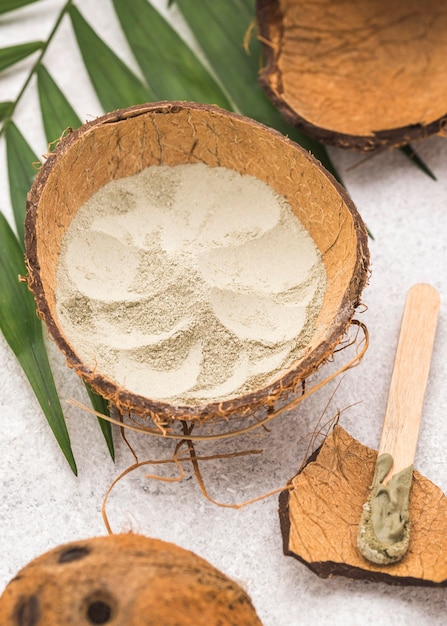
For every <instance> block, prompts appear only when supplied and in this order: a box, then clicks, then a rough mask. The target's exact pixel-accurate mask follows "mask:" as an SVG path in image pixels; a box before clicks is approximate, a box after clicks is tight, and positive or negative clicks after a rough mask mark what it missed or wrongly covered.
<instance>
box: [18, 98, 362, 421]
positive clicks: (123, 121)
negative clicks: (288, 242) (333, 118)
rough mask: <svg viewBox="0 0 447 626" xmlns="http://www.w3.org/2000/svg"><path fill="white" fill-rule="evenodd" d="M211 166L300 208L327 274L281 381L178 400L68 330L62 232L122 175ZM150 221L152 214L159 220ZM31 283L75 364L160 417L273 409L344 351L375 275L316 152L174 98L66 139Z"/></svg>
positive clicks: (128, 406)
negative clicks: (111, 373) (94, 360)
mask: <svg viewBox="0 0 447 626" xmlns="http://www.w3.org/2000/svg"><path fill="white" fill-rule="evenodd" d="M187 163H202V164H206V165H208V166H211V167H217V166H221V167H225V168H229V169H230V170H235V171H237V172H239V173H241V174H249V175H251V176H254V177H256V178H258V179H259V180H261V181H263V182H264V183H267V184H268V185H269V186H270V187H271V188H272V189H273V190H274V191H275V192H276V193H277V194H280V195H281V196H282V197H284V198H285V199H286V200H287V202H288V203H289V204H290V207H291V210H292V211H293V213H294V215H296V217H297V218H298V219H299V220H300V222H301V223H302V224H303V225H304V227H305V229H306V230H307V231H308V233H309V235H310V237H311V238H312V240H313V242H314V243H315V245H316V247H317V248H318V251H319V253H320V254H321V257H322V259H323V262H324V267H325V271H326V283H327V284H326V290H325V294H324V301H323V304H322V307H321V310H320V312H319V315H318V318H317V319H316V322H315V330H314V333H313V335H312V337H311V339H310V341H309V343H308V345H307V346H306V347H305V349H304V350H303V353H302V355H301V357H300V358H299V359H298V360H296V361H294V362H293V363H292V364H291V366H290V367H288V368H287V370H286V371H283V372H281V373H280V374H279V375H278V377H277V379H275V380H274V381H273V382H270V383H269V384H268V385H266V386H264V387H262V388H259V389H256V390H255V391H253V392H250V393H247V394H245V395H240V396H237V397H231V398H229V399H228V400H224V401H222V402H209V403H204V404H201V405H198V406H197V405H194V406H192V405H191V406H190V405H188V404H174V403H169V402H164V401H161V400H157V399H153V398H150V397H146V396H143V395H139V394H137V393H135V392H133V391H132V389H127V388H123V387H122V386H121V387H120V386H119V385H118V384H117V383H115V382H114V381H113V380H111V379H110V377H107V376H105V375H104V374H103V373H102V372H101V371H99V368H96V367H90V366H88V365H87V364H86V363H85V362H83V360H82V359H81V358H80V356H79V354H78V353H77V349H76V345H72V344H71V343H70V340H69V339H68V338H67V337H66V336H65V334H64V331H63V329H62V327H61V324H60V320H59V319H58V314H57V306H56V304H57V303H56V275H57V268H58V260H59V256H60V253H61V246H62V240H63V237H64V234H65V232H66V231H67V229H68V227H69V225H70V223H71V221H72V220H73V219H74V217H75V216H76V214H77V212H78V210H79V209H80V207H81V206H82V205H83V204H84V203H85V202H86V201H87V200H88V199H89V198H90V197H91V196H92V195H93V194H94V193H95V192H96V191H97V190H99V189H100V188H101V187H103V186H104V185H105V184H107V183H108V182H110V181H111V180H116V179H121V178H124V177H128V176H131V175H134V174H137V173H138V172H141V171H142V170H144V169H145V168H147V167H149V166H151V165H165V166H175V165H180V164H187ZM148 219H150V216H148ZM25 230H26V237H25V238H26V255H27V264H28V270H29V276H28V283H29V286H30V288H31V289H32V291H33V293H34V296H35V299H36V302H37V307H38V311H39V313H40V315H41V317H42V319H43V320H44V322H45V323H46V325H47V327H48V329H49V331H50V334H51V335H52V337H53V338H54V340H55V342H56V344H57V345H58V347H59V348H60V349H61V350H62V352H63V353H64V354H65V356H66V359H67V363H68V365H69V366H70V367H72V368H74V370H75V371H76V372H77V373H78V374H79V375H80V376H81V377H82V378H84V379H85V380H87V381H88V382H89V383H90V384H91V385H92V387H93V388H94V389H95V390H96V391H97V392H99V393H100V394H102V395H103V396H104V397H105V398H106V399H108V400H110V401H111V402H112V403H113V404H114V405H116V406H117V408H118V409H119V410H120V411H123V412H125V411H130V412H132V413H133V414H136V415H139V416H143V417H146V416H150V417H152V418H153V419H154V420H155V421H157V422H158V423H169V422H172V420H194V419H197V418H198V419H200V420H208V419H212V418H214V417H216V416H220V417H224V418H226V417H227V416H230V415H235V414H238V415H242V416H244V415H246V414H248V413H250V414H251V413H252V412H253V410H254V409H256V408H260V407H266V406H273V404H274V403H275V401H276V400H278V399H279V398H280V397H281V396H282V395H283V394H285V393H287V392H294V391H295V389H296V388H297V387H298V386H299V385H300V384H301V382H302V381H303V380H305V379H306V378H307V376H308V375H309V374H311V373H312V372H315V371H316V370H317V369H318V368H319V366H320V365H322V364H323V363H324V362H325V361H326V360H327V359H328V358H329V357H330V356H331V354H332V353H333V351H334V348H335V347H336V346H337V344H338V343H339V342H340V340H341V338H342V337H343V335H344V333H345V332H346V330H347V328H348V326H349V325H350V322H351V320H352V317H353V315H354V312H355V309H356V307H357V306H358V305H359V303H360V295H361V291H362V288H363V287H364V285H365V282H366V278H367V269H368V261H369V254H368V249H367V234H366V230H365V226H364V224H363V222H362V220H361V218H360V216H359V214H358V212H357V210H356V209H355V207H354V206H353V203H352V202H351V201H350V199H349V197H348V196H347V194H346V192H345V191H344V190H343V188H342V187H341V186H340V185H339V184H338V183H337V182H336V181H335V180H334V179H333V177H331V176H330V175H329V174H328V173H327V172H326V171H325V170H324V168H323V167H322V166H321V164H320V163H319V162H317V161H316V160H315V159H314V158H313V157H312V156H311V155H309V154H308V153H307V152H306V151H304V150H303V149H302V148H300V147H299V146H298V145H296V144H295V143H293V142H291V141H290V140H288V139H287V138H285V137H284V136H282V135H281V134H279V133H278V132H276V131H274V130H272V129H269V128H267V127H265V126H263V125H261V124H259V123H257V122H255V121H253V120H250V119H247V118H244V117H241V116H239V115H237V114H234V113H229V112H227V111H224V110H222V109H219V108H217V107H214V106H208V105H200V104H193V103H184V102H162V103H151V104H144V105H138V106H134V107H131V108H128V109H123V110H119V111H115V112H113V113H109V114H107V115H105V116H103V117H100V118H98V119H96V120H94V121H92V122H90V123H87V124H85V125H83V126H82V127H81V128H80V129H79V130H77V131H75V132H72V133H70V134H69V135H68V136H66V137H64V138H63V139H62V140H61V141H60V143H59V144H58V146H57V148H56V149H55V151H54V152H53V153H52V154H51V155H50V156H49V157H48V160H47V161H46V162H45V164H44V165H43V166H42V168H41V169H40V171H39V174H38V175H37V177H36V180H35V182H34V185H33V187H32V189H31V191H30V194H29V197H28V202H27V213H26V224H25Z"/></svg>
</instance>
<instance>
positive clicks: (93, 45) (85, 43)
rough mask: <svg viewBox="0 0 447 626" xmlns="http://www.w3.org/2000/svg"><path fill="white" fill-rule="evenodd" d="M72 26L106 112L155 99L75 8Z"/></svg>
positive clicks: (71, 12) (70, 11)
mask: <svg viewBox="0 0 447 626" xmlns="http://www.w3.org/2000/svg"><path fill="white" fill-rule="evenodd" d="M69 14H70V18H71V23H72V25H73V29H74V32H75V35H76V39H77V42H78V45H79V49H80V51H81V54H82V58H83V59H84V63H85V67H86V68H87V71H88V73H89V76H90V80H91V81H92V85H93V87H94V89H95V91H96V94H97V96H98V98H99V101H100V102H101V105H102V107H103V108H104V110H105V111H113V110H115V109H118V108H121V107H126V106H131V105H132V104H141V103H142V102H147V101H148V100H153V99H154V94H153V93H152V91H151V90H150V89H149V88H148V87H147V86H145V85H143V83H142V82H141V81H140V80H139V79H138V78H137V77H136V76H135V74H134V73H133V72H132V71H131V70H130V69H129V68H128V67H127V65H126V64H125V63H123V61H121V59H120V58H119V57H118V56H117V55H116V54H115V53H114V52H113V51H112V50H111V49H110V48H109V46H107V45H106V44H105V43H104V41H103V40H102V39H101V38H100V37H98V35H97V34H96V33H95V31H94V30H93V29H92V27H91V26H90V25H89V23H88V22H87V21H86V20H85V19H84V18H83V16H82V15H81V13H80V12H79V11H78V9H77V8H76V7H75V6H71V7H70V8H69Z"/></svg>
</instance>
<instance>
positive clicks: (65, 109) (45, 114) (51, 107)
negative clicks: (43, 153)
mask: <svg viewBox="0 0 447 626" xmlns="http://www.w3.org/2000/svg"><path fill="white" fill-rule="evenodd" d="M37 90H38V93H39V101H40V108H41V111H42V121H43V127H44V130H45V136H46V138H47V142H48V143H49V144H51V142H53V141H54V140H56V139H57V138H58V137H60V135H61V134H62V133H63V132H64V130H66V129H67V128H69V127H70V128H78V126H80V125H81V124H82V122H81V120H80V119H79V117H78V116H77V114H76V112H75V110H74V109H73V107H72V106H71V104H70V103H69V102H68V100H67V99H66V97H65V96H64V94H63V93H62V91H61V90H60V89H59V87H58V85H57V84H56V82H55V81H54V79H53V77H52V76H51V75H50V73H49V72H48V70H47V69H46V67H45V66H44V65H40V66H39V68H38V70H37Z"/></svg>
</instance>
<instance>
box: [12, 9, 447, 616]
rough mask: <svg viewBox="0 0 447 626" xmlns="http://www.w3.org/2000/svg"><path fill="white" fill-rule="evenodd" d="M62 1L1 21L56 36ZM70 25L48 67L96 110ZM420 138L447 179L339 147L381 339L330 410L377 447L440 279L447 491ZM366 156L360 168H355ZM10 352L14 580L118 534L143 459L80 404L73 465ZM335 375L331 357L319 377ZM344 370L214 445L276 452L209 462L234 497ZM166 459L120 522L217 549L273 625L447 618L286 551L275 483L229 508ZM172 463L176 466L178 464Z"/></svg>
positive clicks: (151, 447) (261, 477)
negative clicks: (409, 321)
mask: <svg viewBox="0 0 447 626" xmlns="http://www.w3.org/2000/svg"><path fill="white" fill-rule="evenodd" d="M61 4H62V3H61V2H60V1H58V2H56V1H55V0H48V1H47V2H45V3H37V4H36V5H35V6H34V7H31V8H29V9H27V10H25V11H24V12H23V13H22V15H24V16H29V19H27V20H25V19H21V20H20V21H18V17H19V14H18V13H16V14H15V15H13V14H11V15H10V16H9V17H8V19H7V18H5V17H3V18H0V32H1V45H2V46H4V45H8V44H12V43H18V42H20V41H25V40H28V39H31V38H34V37H36V35H37V34H38V36H39V37H44V36H45V32H47V31H48V30H49V29H50V27H51V24H52V21H53V19H54V15H55V13H56V12H57V10H58V8H59V7H60V6H61ZM77 5H78V6H79V7H80V8H81V9H86V7H87V5H88V16H89V19H90V20H91V22H92V23H93V24H94V25H95V27H96V28H97V29H98V30H99V31H100V32H101V33H102V35H103V36H104V37H105V38H107V40H108V41H109V42H110V43H113V44H114V46H115V48H116V49H117V50H118V51H119V53H120V54H121V55H122V56H123V58H124V59H126V60H129V59H130V57H129V53H128V51H127V48H126V45H125V43H124V42H123V39H122V37H121V36H120V34H119V31H118V29H117V26H116V23H115V20H114V16H113V13H112V10H111V8H110V5H109V3H108V2H106V1H105V0H97V2H94V3H92V2H88V1H87V0H82V1H79V2H77ZM13 18H14V19H13ZM64 26H65V28H64V30H65V34H64V33H61V35H60V36H59V37H58V38H57V40H56V41H55V42H54V46H53V47H52V48H51V49H50V52H49V54H48V67H49V68H50V69H51V71H52V72H53V73H54V75H55V77H56V78H57V80H58V81H59V83H60V85H61V87H62V88H63V89H64V90H65V91H66V93H67V94H68V96H69V98H70V99H71V100H72V101H73V102H74V103H75V106H76V109H77V112H78V114H79V115H80V116H81V117H82V118H84V119H87V118H90V117H91V116H95V115H98V114H100V113H101V110H100V107H99V105H98V103H97V101H96V98H95V97H94V95H93V94H92V92H91V89H90V87H89V83H88V79H87V77H86V76H85V73H84V71H83V70H82V67H81V65H80V61H79V59H78V57H77V52H76V50H75V48H74V46H73V45H72V40H71V35H70V33H69V28H68V24H65V25H64ZM67 59H70V61H69V62H68V61H67ZM19 67H20V68H21V70H20V71H15V72H10V73H9V74H8V77H7V78H5V79H4V80H3V81H2V83H1V84H0V89H1V99H2V100H3V99H7V98H9V97H14V95H15V94H16V93H17V91H18V89H19V86H20V84H21V82H22V80H23V77H24V75H25V74H26V69H27V67H28V66H27V63H23V64H21V65H20V66H19ZM22 70H23V71H22ZM37 111H38V109H37V101H36V96H35V92H34V88H33V86H32V87H31V88H30V90H29V93H27V95H26V97H25V98H24V100H23V102H22V104H21V106H20V109H19V111H18V115H17V123H18V125H19V127H20V128H21V130H22V132H23V133H24V134H25V136H26V137H27V138H28V139H29V140H30V142H31V143H32V146H33V148H34V149H35V151H36V152H37V153H43V152H44V151H45V142H44V139H43V132H42V130H41V127H40V121H39V119H38V117H37V114H38V113H37ZM0 145H1V152H0V159H1V162H0V176H1V178H0V185H1V188H0V193H1V195H0V197H1V208H2V210H4V211H5V213H6V215H8V217H9V216H11V209H10V207H9V204H8V194H7V187H6V179H5V165H4V161H5V150H4V142H3V140H2V141H1V144H0ZM416 147H417V149H418V151H419V153H420V155H421V156H422V157H423V158H424V159H425V161H426V162H427V163H428V164H429V166H430V167H431V168H432V170H433V171H434V172H435V173H436V175H437V177H438V181H437V182H434V181H433V180H431V179H430V178H428V177H427V176H426V175H424V174H423V173H422V172H420V171H419V170H418V169H417V168H415V167H414V166H412V164H411V163H409V161H408V160H407V159H406V158H405V157H404V156H402V154H400V153H399V152H397V151H395V152H387V153H385V154H382V155H380V156H376V157H374V158H370V159H368V160H367V161H365V162H363V163H361V164H359V162H360V161H361V158H360V157H359V156H357V155H355V154H352V153H347V152H342V151H337V150H331V155H332V157H333V160H334V163H335V164H336V166H337V167H338V169H339V171H340V173H341V175H342V176H343V178H344V181H345V184H346V186H347V188H348V191H349V193H350V195H351V197H352V198H353V200H354V202H355V204H356V205H357V208H358V209H359V211H360V213H361V215H362V216H363V218H364V220H365V221H366V223H367V225H368V227H369V229H370V230H371V232H372V233H373V234H374V237H375V239H374V240H370V250H371V270H372V274H371V279H370V283H369V285H368V287H367V288H366V289H365V291H364V294H363V301H364V303H365V304H366V305H367V307H368V310H367V311H366V312H365V313H364V314H363V315H362V316H361V319H362V321H364V322H365V323H366V324H367V325H368V328H369V332H370V348H369V350H368V352H367V354H366V356H365V358H364V360H363V362H362V364H361V365H360V366H359V367H357V368H356V369H354V370H351V371H349V372H348V373H347V374H345V375H344V377H343V378H342V381H341V383H340V386H339V387H338V389H337V391H336V393H335V397H334V398H333V400H332V401H331V403H330V405H329V408H328V409H327V413H326V415H327V417H330V416H331V415H333V414H335V413H336V411H337V409H344V408H346V410H345V411H344V412H343V413H342V415H341V422H340V423H341V425H342V426H344V428H346V429H347V430H348V431H349V432H350V433H351V434H352V435H353V436H354V437H356V438H357V439H359V440H360V441H361V442H362V443H364V444H366V445H369V446H371V447H377V446H378V442H379V438H380V431H381V425H382V416H383V414H384V411H385V404H386V396H387V389H388V382H389V379H390V374H391V369H392V364H393V357H394V350H395V345H396V342H397V333H398V329H399V324H400V318H401V313H402V307H403V303H404V299H405V294H406V291H407V289H408V288H409V287H410V286H411V285H412V284H413V283H415V282H421V281H423V282H429V283H431V284H433V285H434V286H435V287H437V288H438V289H439V291H440V293H441V298H442V304H441V314H440V319H439V327H438V333H437V338H436V345H435V351H434V355H433V362H432V369H431V376H430V379H429V385H428V390H427V395H426V401H425V405H424V415H423V420H422V427H421V434H420V440H419V446H418V452H417V459H416V467H417V469H419V470H420V471H421V472H422V473H423V474H424V475H426V476H427V477H428V478H430V479H431V480H432V481H433V482H435V483H436V484H437V485H439V486H440V487H441V488H442V489H443V490H444V492H445V491H447V463H446V460H447V459H446V448H447V421H446V419H445V416H446V415H447V383H446V381H447V366H446V363H447V358H446V354H447V345H446V344H447V333H446V323H447V320H446V302H445V300H446V294H447V278H446V275H447V273H446V257H447V254H446V237H447V176H446V171H447V141H446V140H443V139H441V138H432V139H429V140H427V141H425V142H423V143H421V144H419V145H417V146H416ZM353 165H357V166H356V167H355V168H354V169H351V166H353ZM50 352H51V362H52V365H53V369H54V373H55V378H56V382H57V385H58V389H59V392H60V395H61V398H71V397H75V398H77V399H80V400H81V401H82V402H84V403H87V399H86V394H85V392H84V390H83V387H82V385H81V384H80V382H79V380H78V379H77V377H76V376H75V375H74V374H73V373H72V372H71V371H69V370H67V368H66V367H65V365H64V362H63V359H62V358H61V356H60V354H59V353H58V351H57V350H56V349H55V347H54V346H53V345H52V344H50ZM342 360H343V357H342V356H341V357H340V358H337V363H341V362H342ZM0 363H1V375H0V411H1V420H0V477H1V498H0V536H1V541H0V590H1V589H3V588H4V586H5V585H6V583H7V582H8V581H9V579H10V578H11V577H12V576H13V575H14V574H15V573H16V572H17V571H18V569H20V568H21V567H23V566H24V565H26V563H28V561H29V560H31V559H32V558H34V557H36V556H37V555H39V554H41V553H43V552H45V551H47V550H49V549H50V548H53V547H55V546H57V545H59V544H60V543H63V542H66V541H70V540H73V539H80V538H85V537H91V536H94V535H98V534H105V532H106V531H105V527H104V524H103V522H102V518H101V511H100V509H101V504H102V499H103V496H104V494H105V492H106V490H107V488H108V486H109V485H110V483H111V482H112V480H113V479H114V478H115V477H116V476H117V475H118V474H119V472H120V471H122V470H123V469H125V468H126V467H127V466H128V465H130V464H131V463H132V462H133V458H132V456H131V455H130V453H129V451H128V449H127V448H126V445H125V444H124V443H123V442H122V441H121V440H120V438H119V434H118V433H116V437H115V441H116V450H117V460H116V463H115V465H114V464H113V463H112V462H111V461H110V458H109V456H108V452H107V450H106V446H105V444H104V441H103V438H102V436H101V434H100V431H99V428H98V426H97V423H96V420H95V419H94V418H91V417H89V416H87V415H86V414H85V413H83V412H82V411H81V410H79V409H75V408H73V407H72V406H69V405H67V406H66V417H67V423H68V428H69V431H70V435H71V438H72V444H73V450H74V454H75V457H76V460H77V463H78V468H79V477H78V478H75V477H74V476H73V475H72V473H71V471H70V470H69V468H68V466H67V464H66V462H65V460H64V459H63V457H62V454H61V453H60V451H59V449H58V447H57V445H56V443H55V441H54V439H53V437H52V435H51V433H50V431H49V428H48V426H47V423H46V420H45V418H44V416H43V414H42V413H41V411H40V409H39V406H38V404H37V402H36V400H35V399H34V396H33V394H32V392H31V391H30V389H29V387H28V384H27V382H26V379H25V378H24V376H23V374H22V372H21V369H20V367H19V365H18V364H17V362H16V360H15V357H14V356H13V354H12V353H11V351H10V349H9V348H8V346H7V345H6V342H5V341H4V339H3V337H2V336H0ZM323 375H324V370H323V371H322V372H321V373H320V374H319V377H320V378H322V377H323ZM337 383H338V381H337ZM337 383H334V384H331V385H328V386H326V387H323V388H322V389H321V390H320V391H319V392H317V393H316V394H315V395H314V396H312V397H311V398H310V399H309V400H308V401H306V402H305V403H303V404H302V405H301V406H300V407H299V408H298V409H297V410H295V411H294V412H293V413H291V414H290V415H284V416H282V417H279V418H278V419H277V420H276V421H275V422H274V423H272V425H271V428H270V432H269V433H265V432H258V433H256V434H255V435H252V436H250V437H249V436H246V437H244V438H242V439H238V440H229V441H222V442H220V443H219V442H217V443H211V444H206V445H205V444H203V445H200V446H199V447H198V451H199V452H201V453H203V454H208V453H213V452H214V453H218V452H231V451H234V450H243V449H248V448H260V447H262V448H263V449H264V453H263V454H262V455H259V456H247V457H241V458H235V459H227V460H218V461H213V462H209V463H204V464H202V470H203V472H204V475H205V479H206V482H207V485H208V487H209V490H210V492H211V495H213V496H214V497H216V498H217V499H219V500H221V501H224V502H232V501H236V502H239V501H243V500H246V499H248V498H251V497H254V496H256V495H258V494H261V493H263V492H266V491H268V490H269V489H272V488H275V487H278V486H281V485H282V484H283V483H285V482H286V481H287V480H288V479H289V478H290V477H291V476H292V475H293V474H294V473H295V471H296V470H297V469H298V467H299V465H300V463H301V461H302V460H303V458H304V456H305V454H306V447H307V444H308V440H309V438H308V437H306V435H308V433H309V432H311V431H312V430H313V429H314V427H315V424H316V422H317V421H318V419H319V417H320V415H321V414H322V412H323V411H324V409H325V407H326V404H327V403H328V401H329V399H330V397H331V394H332V391H333V390H334V389H335V386H336V384H337ZM355 403H357V404H355ZM354 404H355V406H351V405H354ZM347 407H350V408H347ZM130 439H131V440H132V442H133V444H134V445H135V447H136V449H137V450H138V453H139V456H140V458H141V459H144V458H152V459H159V458H166V457H168V456H170V455H171V454H172V450H173V445H172V444H171V443H170V442H168V441H162V440H160V439H152V438H145V437H142V436H134V435H132V436H130ZM153 469H154V470H155V471H158V470H157V468H144V469H143V470H140V471H139V472H135V473H133V474H130V475H129V476H128V477H126V478H125V479H124V480H123V481H122V482H121V483H120V484H119V485H118V487H117V488H116V490H114V491H113V493H112V496H111V500H110V506H109V508H108V511H109V516H110V521H111V524H112V528H113V530H114V531H120V530H128V529H130V528H132V529H133V530H134V531H138V532H142V533H144V534H147V535H151V536H154V537H159V538H162V539H165V540H168V541H172V542H174V543H177V544H179V545H181V546H182V547H185V548H188V549H191V550H193V551H195V552H197V553H198V554H200V555H201V556H203V557H205V558H206V559H208V560H209V561H210V562H212V563H213V564H214V565H215V566H216V567H218V568H219V569H221V570H222V571H224V572H225V573H227V574H228V575H229V576H230V577H232V578H234V579H236V580H237V581H239V582H240V584H242V585H243V586H244V587H245V588H246V589H247V590H248V592H249V593H250V595H251V597H252V600H253V602H254V604H255V606H256V608H257V611H258V613H259V616H260V617H261V619H262V621H263V623H264V626H295V625H297V624H303V625H307V624H309V625H310V624H343V625H347V626H349V625H355V624H364V625H367V624H384V625H387V624H389V625H391V624H392V625H393V626H399V625H407V624H416V623H418V624H420V625H421V626H422V625H424V624H427V625H428V624H433V625H441V624H445V621H446V617H445V616H446V614H447V596H446V590H445V589H430V588H428V589H427V588H399V587H392V586H388V585H385V584H373V583H365V582H358V581H350V580H348V579H344V578H333V579H331V580H321V579H319V578H317V577H316V576H315V575H314V574H312V573H311V572H310V571H309V570H308V569H307V568H306V567H305V566H304V565H302V564H300V563H299V562H298V561H296V560H294V559H291V558H288V557H284V556H283V554H282V543H281V535H280V529H279V523H278V515H277V497H276V496H274V497H272V498H269V499H267V500H264V501H262V502H260V503H257V504H253V505H251V506H248V507H246V508H243V509H241V510H232V509H225V508H218V507H216V506H215V505H213V504H211V503H209V502H208V501H206V500H205V499H204V498H203V497H202V495H201V493H200V490H199V487H198V485H197V483H196V481H195V480H194V478H191V479H189V478H190V477H191V472H190V468H189V467H186V471H187V479H186V480H183V481H182V482H179V483H174V484H169V483H160V482H155V481H151V480H149V479H147V478H145V474H146V473H147V472H148V471H152V470H153ZM162 471H163V472H168V473H169V472H171V475H172V474H173V473H174V469H173V468H172V467H168V468H165V469H163V470H162ZM446 526H447V520H446ZM446 532H447V528H446ZM445 558H446V559H447V555H445Z"/></svg>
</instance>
